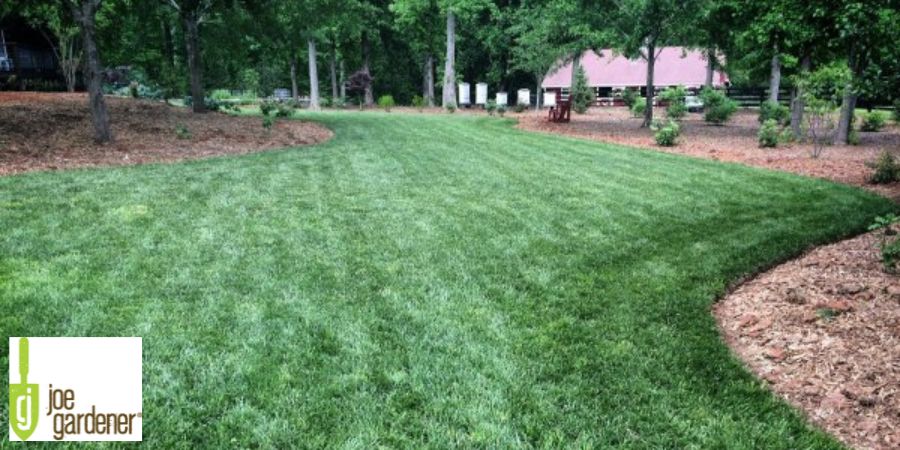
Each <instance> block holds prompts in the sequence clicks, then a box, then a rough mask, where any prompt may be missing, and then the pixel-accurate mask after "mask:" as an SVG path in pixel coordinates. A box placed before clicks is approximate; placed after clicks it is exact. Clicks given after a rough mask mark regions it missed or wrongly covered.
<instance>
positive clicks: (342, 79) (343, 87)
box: [341, 59, 347, 102]
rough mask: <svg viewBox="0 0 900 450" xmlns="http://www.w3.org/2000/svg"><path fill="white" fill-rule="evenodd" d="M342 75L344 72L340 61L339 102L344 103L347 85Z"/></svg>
mask: <svg viewBox="0 0 900 450" xmlns="http://www.w3.org/2000/svg"><path fill="white" fill-rule="evenodd" d="M344 74H346V71H345V70H344V60H343V59H341V101H342V102H343V101H345V99H346V98H347V83H346V81H345V77H344Z"/></svg>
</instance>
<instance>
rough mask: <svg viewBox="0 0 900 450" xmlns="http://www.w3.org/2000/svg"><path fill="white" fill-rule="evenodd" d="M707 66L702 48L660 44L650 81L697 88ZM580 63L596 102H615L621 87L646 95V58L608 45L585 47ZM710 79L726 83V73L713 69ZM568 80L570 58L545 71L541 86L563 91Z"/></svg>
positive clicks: (548, 90)
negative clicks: (591, 48) (592, 48)
mask: <svg viewBox="0 0 900 450" xmlns="http://www.w3.org/2000/svg"><path fill="white" fill-rule="evenodd" d="M707 66H708V63H707V58H706V55H705V54H704V53H703V52H702V51H699V50H691V49H687V48H684V47H663V48H662V49H661V50H660V51H659V56H658V57H657V59H656V66H655V69H654V76H653V85H654V87H655V88H656V89H664V88H667V87H670V86H684V87H686V88H700V87H702V86H703V85H704V83H705V82H706V77H707V70H708V67H707ZM581 67H583V68H584V71H585V74H586V75H587V81H588V86H590V87H591V88H592V89H594V93H595V95H596V103H598V104H610V105H611V104H614V98H615V91H619V90H623V89H640V91H641V95H646V84H647V61H645V60H644V59H642V58H638V59H628V58H626V57H624V56H622V55H620V54H617V53H616V52H614V51H613V50H611V49H604V50H601V51H600V53H599V54H598V53H597V52H595V51H593V50H588V51H585V52H584V53H583V54H582V55H581ZM712 82H713V86H714V87H723V86H726V85H727V84H728V76H727V75H726V74H725V73H724V72H722V71H721V70H714V71H713V77H712ZM571 83H572V62H571V61H569V62H568V63H566V64H564V65H560V66H558V67H557V68H555V69H554V70H552V71H551V72H550V73H548V74H547V76H546V77H545V78H544V82H543V83H542V85H541V87H542V88H543V90H544V92H545V93H553V92H562V94H563V95H566V94H568V91H569V87H570V85H571ZM545 97H546V95H545Z"/></svg>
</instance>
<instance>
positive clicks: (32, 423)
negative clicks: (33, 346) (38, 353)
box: [9, 338, 39, 441]
mask: <svg viewBox="0 0 900 450" xmlns="http://www.w3.org/2000/svg"><path fill="white" fill-rule="evenodd" d="M19 377H20V378H19V384H12V380H11V379H10V380H9V424H10V426H12V429H13V432H15V433H16V435H17V436H19V439H21V440H23V441H24V440H27V439H28V438H29V437H31V434H32V433H34V430H35V428H37V421H38V410H39V408H38V385H36V384H28V338H20V339H19Z"/></svg>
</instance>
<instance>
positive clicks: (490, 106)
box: [484, 100, 497, 116]
mask: <svg viewBox="0 0 900 450" xmlns="http://www.w3.org/2000/svg"><path fill="white" fill-rule="evenodd" d="M484 109H485V110H486V111H487V113H488V115H489V116H493V115H494V112H496V111H497V102H496V101H494V100H488V101H487V103H486V104H485V105H484Z"/></svg>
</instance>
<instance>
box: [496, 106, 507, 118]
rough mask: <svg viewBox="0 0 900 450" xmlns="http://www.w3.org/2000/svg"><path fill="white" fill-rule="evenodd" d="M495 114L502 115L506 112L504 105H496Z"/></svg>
mask: <svg viewBox="0 0 900 450" xmlns="http://www.w3.org/2000/svg"><path fill="white" fill-rule="evenodd" d="M497 114H499V115H500V117H503V115H504V114H506V105H499V106H497Z"/></svg>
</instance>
